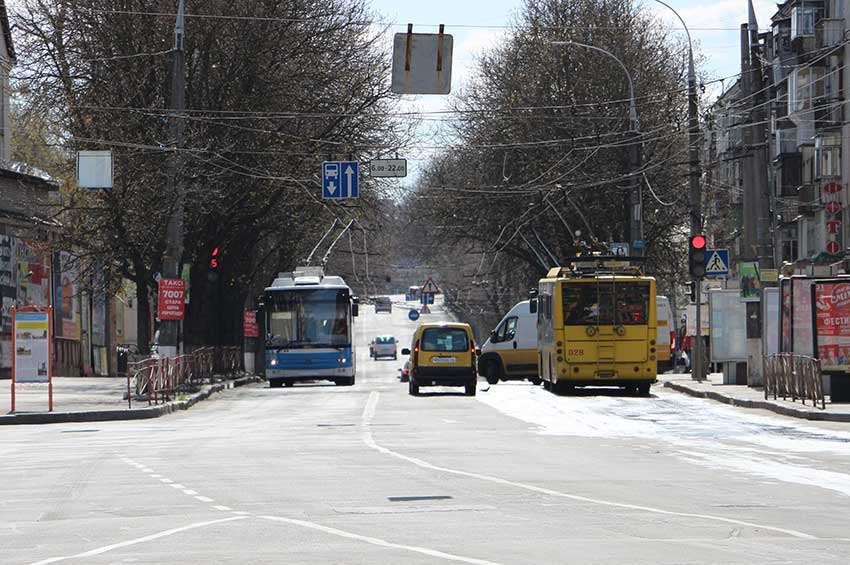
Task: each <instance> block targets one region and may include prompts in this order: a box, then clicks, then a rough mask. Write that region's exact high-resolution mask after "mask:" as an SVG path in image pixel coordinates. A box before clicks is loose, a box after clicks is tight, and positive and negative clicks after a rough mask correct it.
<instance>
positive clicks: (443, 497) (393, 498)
mask: <svg viewBox="0 0 850 565" xmlns="http://www.w3.org/2000/svg"><path fill="white" fill-rule="evenodd" d="M451 498H452V497H451V496H446V495H444V494H443V495H434V496H388V497H387V500H389V501H390V502H413V501H415V500H451Z"/></svg>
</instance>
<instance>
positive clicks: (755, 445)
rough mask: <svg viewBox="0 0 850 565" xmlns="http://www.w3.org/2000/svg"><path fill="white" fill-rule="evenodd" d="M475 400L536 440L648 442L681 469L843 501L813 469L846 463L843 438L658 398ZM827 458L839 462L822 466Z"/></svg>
mask: <svg viewBox="0 0 850 565" xmlns="http://www.w3.org/2000/svg"><path fill="white" fill-rule="evenodd" d="M478 400H479V401H480V402H483V403H485V404H487V405H489V406H492V407H493V408H495V409H496V410H498V411H500V412H502V413H504V414H506V415H508V416H511V417H513V418H516V419H518V420H521V421H524V422H528V423H529V424H532V425H534V426H535V429H536V431H537V432H538V433H540V434H544V435H561V436H575V437H586V438H600V439H641V440H655V441H660V442H664V443H666V444H668V445H669V446H670V447H671V448H672V450H673V452H672V455H673V456H674V457H677V458H679V459H681V460H683V461H686V462H688V463H692V464H698V465H700V466H704V467H710V468H712V469H723V470H732V471H737V472H743V473H746V474H748V475H750V476H755V477H759V478H767V479H774V480H779V481H783V482H786V483H795V484H801V485H808V486H817V487H821V488H825V489H828V490H832V491H835V492H839V493H841V494H844V495H846V496H850V474H847V473H842V472H837V471H833V470H825V469H822V468H817V466H821V467H823V466H826V465H830V464H832V465H834V464H835V463H836V462H839V461H847V460H850V433H847V432H840V431H830V430H824V429H819V428H816V427H813V426H810V425H805V424H802V423H801V424H800V425H797V424H796V422H789V421H788V420H787V419H783V418H778V417H772V416H762V415H759V414H751V413H747V412H744V411H741V410H740V409H735V408H730V407H727V406H722V405H715V404H714V403H712V402H710V401H706V400H703V399H698V398H692V397H688V396H681V395H678V394H675V393H670V392H667V391H662V390H656V391H654V393H653V396H652V397H651V398H635V397H628V396H619V395H615V394H609V393H605V394H590V395H586V396H557V395H554V394H551V393H549V392H547V391H545V390H543V389H541V388H539V387H532V386H528V385H524V384H505V385H502V384H499V385H498V386H494V387H493V388H492V389H491V390H490V393H489V394H487V395H486V396H480V397H478ZM830 455H839V456H840V457H837V458H835V459H834V460H833V461H825V460H824V456H830Z"/></svg>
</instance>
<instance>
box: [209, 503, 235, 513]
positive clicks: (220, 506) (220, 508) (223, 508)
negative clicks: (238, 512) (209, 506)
mask: <svg viewBox="0 0 850 565" xmlns="http://www.w3.org/2000/svg"><path fill="white" fill-rule="evenodd" d="M213 508H215V509H216V510H221V511H222V512H230V511H231V508H230V507H228V506H222V505H220V504H219V505H216V506H213Z"/></svg>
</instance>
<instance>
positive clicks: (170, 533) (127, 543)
mask: <svg viewBox="0 0 850 565" xmlns="http://www.w3.org/2000/svg"><path fill="white" fill-rule="evenodd" d="M244 519H245V517H244V516H232V517H230V518H222V519H220V520H210V521H208V522H198V523H195V524H189V525H188V526H182V527H180V528H172V529H170V530H165V531H162V532H157V533H155V534H151V535H149V536H144V537H141V538H136V539H131V540H127V541H122V542H120V543H114V544H112V545H106V546H103V547H99V548H97V549H92V550H90V551H86V552H84V553H77V554H76V555H65V556H63V557H51V558H49V559H44V560H42V561H36V562H35V563H33V564H32V565H47V564H48V563H56V562H57V561H65V560H66V559H82V558H84V557H93V556H95V555H102V554H104V553H107V552H109V551H112V550H114V549H121V548H122V547H128V546H131V545H136V544H139V543H145V542H148V541H153V540H155V539H160V538H164V537H168V536H173V535H174V534H179V533H181V532H185V531H188V530H195V529H197V528H204V527H206V526H214V525H216V524H223V523H225V522H232V521H234V520H244Z"/></svg>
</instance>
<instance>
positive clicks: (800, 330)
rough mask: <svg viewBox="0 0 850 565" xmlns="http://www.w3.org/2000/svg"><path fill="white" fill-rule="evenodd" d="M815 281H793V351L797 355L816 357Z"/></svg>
mask: <svg viewBox="0 0 850 565" xmlns="http://www.w3.org/2000/svg"><path fill="white" fill-rule="evenodd" d="M813 282H814V281H813V279H808V278H803V277H794V278H792V279H791V301H792V303H791V351H792V352H793V353H794V354H796V355H810V356H811V355H815V348H814V340H813V339H812V283H813Z"/></svg>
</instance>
